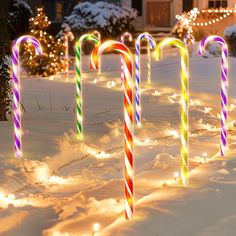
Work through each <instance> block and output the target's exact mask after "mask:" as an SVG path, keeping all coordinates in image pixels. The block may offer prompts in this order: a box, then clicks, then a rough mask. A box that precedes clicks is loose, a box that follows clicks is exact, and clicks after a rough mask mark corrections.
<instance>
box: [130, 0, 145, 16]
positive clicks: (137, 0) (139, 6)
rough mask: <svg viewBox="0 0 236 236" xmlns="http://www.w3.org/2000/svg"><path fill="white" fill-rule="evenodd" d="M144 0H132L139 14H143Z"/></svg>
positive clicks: (133, 6)
mask: <svg viewBox="0 0 236 236" xmlns="http://www.w3.org/2000/svg"><path fill="white" fill-rule="evenodd" d="M142 5H143V4H142V0H132V8H134V9H136V10H137V11H138V16H142V13H143V6H142Z"/></svg>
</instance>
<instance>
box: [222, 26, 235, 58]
mask: <svg viewBox="0 0 236 236" xmlns="http://www.w3.org/2000/svg"><path fill="white" fill-rule="evenodd" d="M224 37H225V40H226V42H227V44H228V46H229V51H230V54H231V55H232V56H234V57H235V56H236V25H232V26H229V27H227V28H226V29H225V31H224Z"/></svg>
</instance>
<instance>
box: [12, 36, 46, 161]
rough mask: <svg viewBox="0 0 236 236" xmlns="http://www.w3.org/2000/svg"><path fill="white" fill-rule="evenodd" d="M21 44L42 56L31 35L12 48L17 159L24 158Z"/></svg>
mask: <svg viewBox="0 0 236 236" xmlns="http://www.w3.org/2000/svg"><path fill="white" fill-rule="evenodd" d="M21 43H32V44H33V45H34V47H35V51H36V54H37V55H42V47H41V45H40V42H39V41H38V40H37V39H36V38H34V37H32V36H29V35H24V36H21V37H20V38H18V39H17V40H15V41H14V43H13V46H12V69H13V74H12V76H13V103H14V104H13V113H14V114H13V116H14V144H15V157H17V158H18V157H22V143H21V136H22V133H21V105H20V101H21V96H20V95H21V94H20V62H19V51H20V44H21Z"/></svg>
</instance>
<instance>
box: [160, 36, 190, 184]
mask: <svg viewBox="0 0 236 236" xmlns="http://www.w3.org/2000/svg"><path fill="white" fill-rule="evenodd" d="M166 46H175V47H178V49H179V50H180V54H181V182H182V184H183V185H184V186H186V185H187V184H188V75H189V65H188V64H189V55H188V49H187V47H186V45H185V44H184V43H183V42H182V41H181V40H179V39H175V38H167V39H164V40H162V41H161V42H160V43H159V44H158V46H157V47H156V55H155V58H156V59H157V60H160V59H161V58H162V51H163V49H164V48H165V47H166Z"/></svg>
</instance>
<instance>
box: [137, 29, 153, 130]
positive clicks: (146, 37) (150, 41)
mask: <svg viewBox="0 0 236 236" xmlns="http://www.w3.org/2000/svg"><path fill="white" fill-rule="evenodd" d="M142 40H147V41H148V44H149V45H150V48H151V49H154V48H155V41H154V39H153V37H152V36H151V35H150V34H149V33H142V34H140V35H139V36H138V38H137V40H136V44H135V74H136V80H135V81H136V94H135V107H136V115H135V117H136V122H137V124H138V126H139V127H141V88H140V83H141V79H140V78H141V76H140V44H141V41H142ZM148 54H149V53H148ZM149 55H150V54H149ZM149 62H150V60H149V61H148V68H149V69H148V70H150V64H149ZM148 74H149V75H151V72H150V71H149V72H148Z"/></svg>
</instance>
